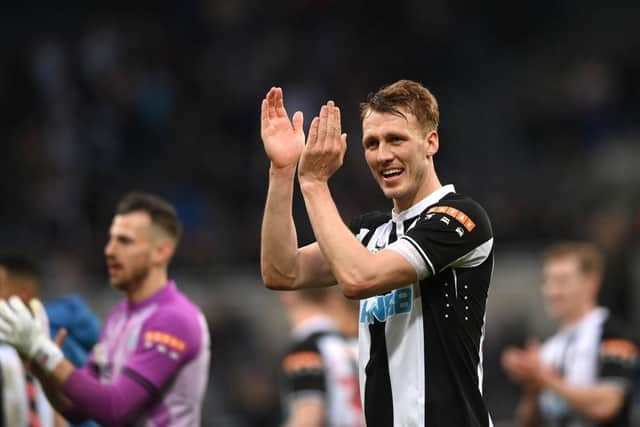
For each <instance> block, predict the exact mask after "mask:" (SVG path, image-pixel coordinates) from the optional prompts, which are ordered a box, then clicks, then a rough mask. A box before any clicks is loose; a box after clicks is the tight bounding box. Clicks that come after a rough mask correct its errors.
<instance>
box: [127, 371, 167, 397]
mask: <svg viewBox="0 0 640 427" xmlns="http://www.w3.org/2000/svg"><path fill="white" fill-rule="evenodd" d="M122 373H123V374H125V375H126V376H128V377H129V378H131V379H132V380H134V381H135V382H137V383H138V384H140V385H141V386H142V388H144V389H145V390H147V391H148V392H149V394H150V395H152V396H154V395H156V394H157V393H158V392H159V390H158V389H157V388H156V386H154V385H153V384H152V383H151V382H150V381H149V380H147V379H146V378H145V377H143V376H142V375H140V374H139V373H137V372H136V371H134V370H133V369H131V368H127V367H126V366H125V367H124V368H122Z"/></svg>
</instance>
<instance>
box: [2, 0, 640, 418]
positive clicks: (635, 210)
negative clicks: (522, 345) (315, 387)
mask: <svg viewBox="0 0 640 427" xmlns="http://www.w3.org/2000/svg"><path fill="white" fill-rule="evenodd" d="M613 3H614V4H611V3H602V2H597V1H595V0H585V1H583V2H581V3H580V6H579V7H577V6H576V5H575V3H574V2H569V1H567V0H562V1H552V0H543V1H536V2H533V1H526V2H507V1H500V0H492V1H489V2H483V3H477V4H475V3H469V2H462V1H445V0H436V1H430V2H424V1H417V0H407V1H402V2H395V3H393V4H392V5H391V4H390V3H389V2H383V1H366V2H365V1H364V0H354V1H349V2H339V1H337V0H299V1H296V2H292V1H281V0H278V1H270V2H251V1H249V0H234V1H219V0H187V1H160V2H150V1H148V0H143V1H137V2H121V1H115V2H103V1H97V2H90V3H87V2H79V1H62V2H57V3H49V4H42V3H41V2H34V1H24V2H20V3H15V4H12V5H6V6H3V11H2V13H0V34H1V35H2V36H1V37H0V54H1V56H2V61H0V94H1V95H2V103H0V140H1V141H2V143H1V147H2V150H1V151H0V153H1V155H0V170H1V171H2V176H3V179H2V180H1V181H0V199H1V200H2V203H1V204H0V243H1V246H7V245H9V244H10V245H11V246H13V249H16V250H25V251H28V252H30V253H31V254H34V255H37V256H40V257H42V260H43V261H44V262H45V265H46V268H47V271H49V272H50V277H51V279H49V280H50V281H51V282H52V283H55V289H60V290H65V291H66V290H67V289H66V287H74V286H76V287H79V288H81V289H82V291H83V292H85V293H86V294H89V295H91V292H99V291H100V290H101V288H103V287H106V285H104V284H103V283H105V281H101V280H99V279H96V278H102V277H104V261H103V256H102V248H103V246H104V243H105V241H106V235H107V227H108V224H109V221H110V219H111V216H112V213H113V206H114V203H115V201H116V200H117V199H118V198H119V197H120V196H121V195H122V194H123V193H124V192H126V191H128V190H131V189H142V190H146V191H153V192H156V193H159V194H162V195H163V196H166V197H167V198H168V199H170V200H171V201H172V202H174V203H175V204H176V205H177V207H178V209H179V213H180V216H181V218H182V220H183V221H184V224H185V235H184V239H183V241H182V243H181V246H180V249H179V251H178V255H177V259H176V260H175V261H174V268H175V270H176V271H178V272H182V273H183V274H184V275H186V276H189V277H193V276H197V277H202V278H203V279H202V280H200V283H201V286H202V289H200V290H197V291H196V292H204V293H207V292H212V291H214V290H216V289H221V288H222V286H223V284H222V283H221V282H224V281H225V280H230V279H229V277H230V276H233V275H234V274H236V273H237V272H238V271H240V270H241V271H242V273H241V274H240V275H241V276H244V275H249V276H250V275H251V274H255V273H257V271H258V253H259V249H258V245H259V224H260V219H261V213H262V208H263V204H264V196H265V191H266V184H267V169H268V162H267V160H266V157H265V155H264V153H263V149H262V146H261V143H260V139H259V128H258V125H259V123H258V113H259V102H260V100H261V99H262V97H263V96H264V94H265V93H266V92H267V90H268V89H269V88H270V87H271V86H273V85H278V86H281V87H283V89H284V91H285V99H286V102H287V105H288V108H289V109H290V110H291V111H290V113H291V112H293V110H297V109H300V110H303V111H304V113H305V115H306V123H307V124H308V123H309V122H310V120H311V118H312V117H313V115H315V114H317V110H318V108H319V106H320V104H321V103H322V102H325V101H326V100H327V99H334V100H335V101H336V103H337V104H338V105H339V106H340V107H341V109H342V111H343V115H344V118H343V126H344V128H345V130H346V132H347V133H348V134H349V141H350V147H349V149H348V152H347V157H346V159H345V166H344V167H343V168H342V170H341V171H340V172H339V173H338V174H337V176H336V177H335V178H334V180H333V183H332V190H333V192H334V194H335V196H336V199H337V203H338V206H339V208H340V209H341V213H342V214H343V217H344V218H345V219H348V218H350V217H352V216H354V215H356V214H358V213H361V212H364V211H367V210H371V209H386V208H387V206H388V203H387V202H386V201H385V200H384V199H382V198H381V196H380V195H379V191H378V189H377V188H376V185H375V183H374V181H373V180H372V179H371V178H370V175H369V172H368V170H367V169H366V166H365V163H364V161H363V160H362V157H363V155H362V151H361V150H362V149H361V144H360V140H359V139H360V129H359V112H358V104H359V102H360V101H362V100H363V99H364V98H365V97H366V95H367V93H369V92H371V91H374V90H376V89H378V88H379V87H380V86H382V85H383V84H385V83H389V82H391V81H394V80H397V79H399V78H410V79H415V80H418V81H421V82H423V83H424V84H426V85H427V86H428V87H429V88H431V89H432V91H433V92H434V94H435V95H436V96H437V97H438V99H439V101H440V109H441V114H442V121H441V127H440V139H441V148H440V153H439V155H438V157H437V159H436V165H437V171H438V173H439V174H440V176H441V177H442V178H443V181H444V182H446V183H449V182H450V183H454V184H455V185H456V187H457V189H458V191H460V192H463V193H469V194H473V196H474V198H475V199H477V200H478V201H480V202H481V203H482V204H483V205H484V206H485V207H486V208H487V211H488V213H489V215H490V217H491V218H492V221H493V226H494V229H495V230H494V231H495V238H496V242H497V243H496V253H497V265H496V269H497V271H498V273H499V269H500V268H501V266H500V260H501V255H504V254H509V253H510V252H511V251H519V250H522V249H523V248H525V249H527V250H530V251H532V253H535V251H536V250H537V249H539V248H541V247H542V246H544V245H546V244H548V243H549V242H551V241H555V240H559V239H565V238H580V239H588V240H590V241H593V242H595V243H596V244H598V245H599V246H600V248H601V249H602V250H603V251H604V252H605V254H606V258H607V266H608V267H607V269H606V276H605V280H604V283H605V284H604V286H603V291H602V295H601V300H602V302H603V303H605V304H606V305H607V306H609V307H611V308H613V309H614V310H615V311H616V312H617V313H618V315H619V316H620V317H622V318H623V319H625V320H627V321H629V322H634V324H635V325H638V324H639V323H638V321H639V320H640V319H639V318H638V316H637V315H636V314H635V313H634V310H633V303H634V301H635V300H636V299H637V297H636V294H635V293H637V291H636V290H635V288H637V287H638V286H639V285H640V283H639V282H638V279H637V277H636V278H635V279H634V276H633V274H634V270H633V268H634V267H633V262H634V260H635V258H633V257H634V254H635V252H634V251H635V249H637V245H638V233H639V231H640V168H638V167H637V164H638V160H637V159H640V143H639V142H640V103H639V102H638V100H639V99H640V78H639V77H638V76H639V75H640V56H638V55H637V52H638V49H639V48H640V46H639V45H638V43H639V40H640V38H639V37H638V36H637V35H638V30H637V20H638V18H639V17H640V12H639V10H638V7H637V4H636V2H635V1H632V0H620V1H615V2H613ZM295 208H296V210H297V212H296V219H297V223H298V224H300V226H299V228H298V230H299V231H300V236H299V237H300V240H301V241H302V242H305V241H310V240H312V239H313V236H312V233H311V230H310V227H309V225H308V224H307V223H306V220H305V216H304V211H303V209H304V206H303V204H302V202H301V200H300V199H299V198H298V199H297V200H296V206H295ZM211 269H213V270H215V271H216V274H213V275H212V274H208V275H207V273H203V272H208V271H210V270H211ZM194 272H197V273H194ZM62 278H64V280H63V279H62ZM87 278H91V280H89V279H87ZM634 280H635V284H634ZM194 282H198V279H196V280H194ZM251 285H252V286H253V285H254V283H253V282H252V283H251ZM205 286H206V287H205ZM88 287H93V289H92V290H90V289H88ZM196 288H197V286H196ZM227 288H228V287H227ZM227 288H225V289H227ZM239 289H242V292H243V293H242V294H234V293H233V291H232V293H231V295H234V296H233V298H249V297H246V295H245V294H244V292H245V290H246V289H252V287H251V286H239ZM225 292H226V291H225ZM256 292H262V291H261V290H260V291H256ZM496 292H499V291H496ZM634 292H635V293H634ZM219 295H227V294H226V293H222V292H220V294H219ZM207 298H210V299H213V300H215V299H216V295H215V294H213V295H209V294H207ZM257 298H258V302H254V303H253V304H254V306H253V307H254V309H255V310H266V309H265V308H264V307H262V305H261V301H262V300H261V299H260V298H261V297H257ZM93 303H94V305H98V304H99V302H98V301H93ZM205 304H208V305H210V306H211V307H208V309H209V314H210V315H211V318H210V320H211V321H212V327H211V330H212V332H213V335H214V341H213V342H214V348H213V374H214V375H220V377H218V378H214V379H213V380H212V384H216V383H217V384H221V385H222V384H227V383H225V381H227V380H226V379H225V377H229V378H231V377H233V381H238V382H239V383H240V384H251V386H250V387H249V386H247V387H240V388H234V389H231V390H233V393H238V394H242V395H241V396H229V395H228V393H229V391H228V390H229V389H226V390H225V389H224V388H222V387H220V388H214V389H212V390H211V393H212V396H214V397H213V398H212V401H214V400H215V402H216V404H215V405H212V406H211V407H210V408H215V407H218V408H219V407H220V406H223V408H221V409H220V412H219V413H225V414H236V415H235V416H234V417H232V418H233V419H234V421H233V423H235V424H229V425H270V423H273V422H275V421H274V419H276V418H277V416H275V415H273V414H274V413H277V409H274V408H277V396H274V394H273V388H272V383H273V379H272V378H271V377H270V375H269V374H268V372H269V371H268V366H269V363H271V362H272V359H273V360H275V357H276V354H277V348H275V349H274V348H271V349H268V350H265V348H269V347H270V346H271V347H274V346H275V344H276V343H278V341H277V338H270V336H269V335H264V334H265V332H264V331H263V330H261V329H260V328H259V327H257V326H256V325H255V324H254V322H255V319H256V318H255V317H251V316H247V315H246V312H244V311H245V310H246V306H243V305H239V304H235V303H229V302H228V301H214V302H211V301H208V300H207V301H206V302H205ZM98 311H100V310H98ZM267 315H271V314H269V313H268V314H267ZM518 326H519V324H517V325H515V326H513V327H512V329H513V330H517V331H518V332H516V333H514V334H515V335H518V334H520V337H517V336H516V337H511V338H515V339H517V338H522V337H524V335H526V333H527V332H528V331H524V330H522V329H517V328H518ZM520 326H521V325H520ZM489 328H491V325H489ZM489 333H491V332H489ZM506 339H507V338H505V340H506ZM274 340H275V341H274ZM498 341H500V340H498V339H496V340H494V342H498ZM275 347H277V346H275ZM487 351H488V352H489V354H492V353H491V352H492V349H491V348H489V349H488V350H487ZM262 353H264V355H265V357H261V354H262ZM494 354H497V350H495V351H494ZM221 360H222V361H234V363H235V364H234V363H232V362H229V363H230V366H231V368H229V369H226V368H227V367H226V366H225V368H221V367H220V365H217V366H218V367H217V368H216V363H217V361H221ZM496 369H497V368H496ZM265 372H266V373H265ZM496 372H497V371H496ZM497 375H498V374H495V375H494V377H495V376H497ZM488 378H489V379H491V378H492V376H491V373H490V372H489V373H488ZM228 381H229V383H230V382H231V381H232V380H231V379H228ZM243 381H244V383H243ZM503 384H506V380H505V381H504V382H503ZM505 387H506V386H505ZM500 390H502V389H500ZM220 393H222V394H223V396H221V395H220ZM246 394H252V396H247V395H246ZM494 394H495V393H494ZM221 402H222V403H221ZM238 402H241V403H238ZM247 402H249V403H247ZM225 405H226V406H225ZM234 405H235V406H234ZM238 405H244V406H242V407H240V406H238ZM251 405H253V407H251ZM212 410H213V409H212ZM247 414H251V415H247ZM252 417H253V418H252ZM230 419H231V418H230ZM229 423H232V421H229ZM243 423H245V424H243Z"/></svg>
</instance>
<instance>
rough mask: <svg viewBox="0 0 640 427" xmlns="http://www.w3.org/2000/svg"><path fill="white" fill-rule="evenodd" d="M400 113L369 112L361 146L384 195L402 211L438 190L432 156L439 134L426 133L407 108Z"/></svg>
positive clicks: (363, 122)
mask: <svg viewBox="0 0 640 427" xmlns="http://www.w3.org/2000/svg"><path fill="white" fill-rule="evenodd" d="M399 111H400V112H401V113H402V115H399V114H393V113H383V112H378V111H370V112H368V113H367V114H366V115H365V116H364V119H363V121H362V143H363V146H364V152H365V158H366V160H367V164H368V165H369V169H370V170H371V173H372V174H373V177H374V178H375V180H376V181H377V182H378V185H379V186H380V188H381V189H382V192H383V193H384V195H385V196H386V197H387V198H389V199H392V200H393V202H394V207H395V208H396V210H397V211H403V210H405V209H408V208H409V207H411V206H412V205H413V204H415V203H416V202H418V201H420V200H421V199H423V198H424V197H426V196H427V195H428V194H429V193H430V192H431V191H433V190H434V189H435V188H431V187H433V186H434V182H433V181H434V178H435V172H434V170H433V161H432V156H433V155H434V154H435V153H436V152H437V150H438V133H437V132H436V131H435V130H429V131H425V130H423V129H422V128H421V127H420V126H419V124H418V122H417V120H416V118H415V116H414V115H413V114H412V113H411V112H409V111H408V110H407V109H406V108H399ZM436 180H437V178H436ZM438 185H439V184H438Z"/></svg>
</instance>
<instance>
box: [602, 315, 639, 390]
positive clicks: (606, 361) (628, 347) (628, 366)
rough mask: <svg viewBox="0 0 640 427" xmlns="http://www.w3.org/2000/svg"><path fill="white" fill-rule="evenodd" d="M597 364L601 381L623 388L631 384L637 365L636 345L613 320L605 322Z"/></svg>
mask: <svg viewBox="0 0 640 427" xmlns="http://www.w3.org/2000/svg"><path fill="white" fill-rule="evenodd" d="M621 332H622V333H621ZM598 364H599V380H600V381H601V382H607V383H615V384H619V385H621V386H622V387H624V388H628V387H629V386H631V385H632V384H633V382H634V380H635V374H636V372H637V367H638V345H637V343H636V342H635V340H633V339H631V338H630V337H629V335H628V334H625V333H624V331H622V330H621V329H620V327H619V326H618V324H616V323H615V321H609V320H607V322H605V325H604V330H603V335H602V341H601V342H600V348H599V351H598Z"/></svg>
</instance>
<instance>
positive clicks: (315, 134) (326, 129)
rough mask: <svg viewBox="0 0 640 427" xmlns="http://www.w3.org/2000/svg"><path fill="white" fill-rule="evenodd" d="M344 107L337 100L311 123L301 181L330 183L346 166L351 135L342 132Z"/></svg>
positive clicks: (300, 166) (303, 154)
mask: <svg viewBox="0 0 640 427" xmlns="http://www.w3.org/2000/svg"><path fill="white" fill-rule="evenodd" d="M340 120H341V119H340V108H338V107H337V106H336V105H335V104H334V102H333V101H329V102H327V104H326V105H323V106H322V108H321V110H320V117H315V118H314V119H313V121H312V122H311V127H310V129H309V137H308V138H307V144H306V145H305V147H304V150H303V151H302V156H301V158H300V164H299V167H298V178H299V180H300V184H301V185H302V184H305V183H326V182H327V181H329V178H330V177H331V176H332V175H333V174H334V173H335V172H336V171H337V170H338V169H340V167H341V166H342V161H343V159H344V154H345V152H346V151H347V134H345V133H342V125H341V123H340Z"/></svg>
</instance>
